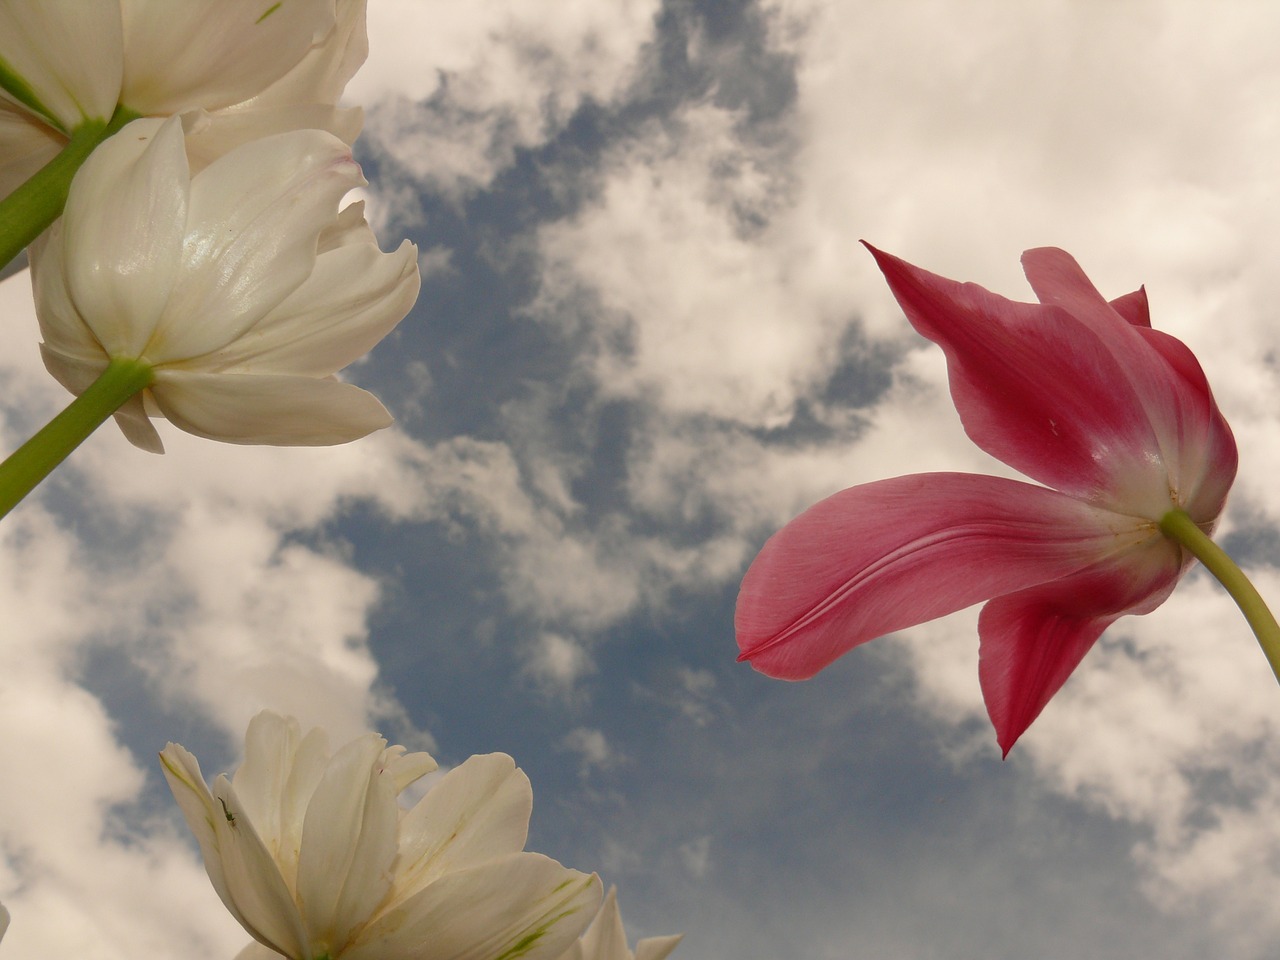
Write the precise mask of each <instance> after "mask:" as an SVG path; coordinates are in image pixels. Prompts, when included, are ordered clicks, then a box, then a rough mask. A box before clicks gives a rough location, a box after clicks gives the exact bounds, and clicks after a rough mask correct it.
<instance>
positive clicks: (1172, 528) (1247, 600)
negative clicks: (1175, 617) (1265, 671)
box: [1160, 510, 1280, 680]
mask: <svg viewBox="0 0 1280 960" xmlns="http://www.w3.org/2000/svg"><path fill="white" fill-rule="evenodd" d="M1160 532H1161V533H1163V534H1164V535H1165V536H1166V537H1168V538H1169V539H1170V540H1174V541H1176V542H1178V543H1180V544H1181V545H1182V546H1184V547H1186V548H1187V550H1188V551H1190V553H1191V555H1192V556H1194V557H1195V558H1196V559H1197V560H1199V561H1200V562H1201V563H1203V564H1204V567H1205V569H1206V570H1208V571H1209V572H1210V573H1212V574H1213V575H1214V576H1215V577H1217V578H1218V582H1219V583H1221V584H1222V586H1223V587H1225V588H1226V591H1227V593H1229V594H1231V599H1232V600H1234V601H1235V602H1236V606H1238V607H1239V608H1240V612H1241V613H1243V614H1244V618H1245V620H1246V621H1248V623H1249V627H1250V628H1251V629H1252V630H1253V633H1254V636H1256V637H1257V638H1258V644H1259V645H1260V646H1261V647H1262V652H1263V654H1265V655H1266V658H1267V662H1268V663H1269V664H1271V672H1272V673H1274V674H1275V675H1276V679H1277V680H1280V624H1277V623H1276V618H1275V617H1274V616H1272V615H1271V611H1270V610H1269V609H1267V605H1266V603H1265V602H1264V601H1263V599H1262V597H1261V595H1259V593H1258V591H1257V590H1256V589H1255V588H1254V586H1253V584H1252V583H1250V582H1249V578H1248V577H1246V576H1245V575H1244V571H1242V570H1241V569H1240V568H1239V567H1238V566H1236V562H1235V561H1234V560H1232V559H1231V558H1230V557H1229V556H1227V554H1226V552H1225V551H1224V550H1223V549H1222V548H1221V547H1220V546H1218V545H1217V544H1216V543H1214V542H1213V541H1212V540H1210V539H1209V537H1208V535H1207V534H1206V533H1205V532H1204V531H1203V530H1201V529H1200V528H1199V527H1198V526H1196V522H1195V521H1194V520H1192V519H1191V517H1189V516H1187V514H1186V512H1185V511H1183V510H1172V511H1170V512H1169V513H1166V514H1165V515H1164V516H1163V517H1162V518H1161V520H1160Z"/></svg>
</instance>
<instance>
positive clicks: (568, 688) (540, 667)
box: [524, 633, 595, 700]
mask: <svg viewBox="0 0 1280 960" xmlns="http://www.w3.org/2000/svg"><path fill="white" fill-rule="evenodd" d="M525 657H526V659H525V666H524V672H525V674H526V675H527V676H529V677H530V678H532V680H533V681H534V683H535V684H536V685H537V686H538V688H539V689H540V690H542V691H543V692H544V693H546V694H547V695H548V696H554V697H561V698H563V699H566V700H572V699H574V697H575V695H576V694H577V693H578V689H577V688H578V682H579V681H580V680H581V679H582V678H583V677H584V676H586V675H587V674H588V673H591V672H592V671H593V670H594V669H595V667H594V664H592V662H591V657H590V654H588V653H587V651H586V650H585V649H584V648H583V647H582V645H581V644H579V643H578V642H576V641H575V640H573V639H572V638H570V637H566V636H563V635H561V634H558V633H543V634H542V635H540V636H539V637H538V638H537V639H536V640H535V641H534V642H533V643H532V644H531V645H530V646H529V648H528V649H527V651H526V654H525Z"/></svg>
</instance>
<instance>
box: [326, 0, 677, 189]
mask: <svg viewBox="0 0 1280 960" xmlns="http://www.w3.org/2000/svg"><path fill="white" fill-rule="evenodd" d="M657 9H658V4H657V3H656V2H655V0H622V2H612V3H604V4H602V3H596V2H593V0H577V2H564V3H558V4H556V6H555V10H554V13H553V14H552V13H550V12H549V11H548V8H547V7H545V6H544V5H540V4H530V3H521V2H519V0H433V2H431V3H425V2H423V0H379V2H378V3H374V4H370V9H369V45H370V51H371V53H370V63H369V64H367V65H366V66H365V67H364V69H363V70H362V71H361V72H360V73H359V74H357V75H356V78H355V79H354V80H353V81H352V83H351V84H350V85H349V87H348V90H347V94H348V97H349V98H350V99H352V100H353V101H356V102H362V103H368V104H376V106H375V107H374V108H373V109H371V110H370V111H369V113H368V117H367V120H368V123H367V130H368V135H369V136H371V137H373V138H375V139H377V140H378V141H379V142H380V143H381V144H382V145H383V147H384V148H385V149H386V150H388V151H389V152H390V153H391V154H392V156H394V157H395V158H396V159H397V160H398V161H399V162H400V163H401V164H403V165H404V166H405V167H406V168H407V169H408V170H409V171H410V172H411V173H413V174H415V175H416V176H418V177H419V178H421V180H422V182H424V183H429V184H431V185H432V186H433V187H435V188H436V189H438V190H441V191H443V192H446V193H450V194H457V193H459V192H465V191H468V190H471V189H475V188H478V187H483V186H486V185H487V184H488V183H489V182H490V181H491V180H492V178H493V177H494V176H495V175H496V174H497V173H498V172H499V171H501V170H502V169H503V168H504V167H506V166H507V165H508V164H510V163H511V160H512V158H513V156H514V151H515V149H516V148H517V147H533V146H536V145H538V144H540V143H542V142H544V141H545V140H546V139H547V138H548V137H550V136H551V135H553V134H554V133H556V132H558V131H559V130H560V129H562V128H563V127H564V125H565V124H566V123H567V121H568V119H569V117H570V116H572V114H573V112H574V111H575V110H576V109H577V108H578V106H579V105H581V103H582V102H583V101H584V100H586V99H593V100H597V101H602V102H605V101H609V100H611V99H613V98H614V97H615V96H616V95H617V94H618V93H619V91H621V90H622V89H623V88H624V87H625V86H626V84H627V83H628V81H629V80H630V79H631V78H632V76H633V75H634V72H635V69H636V66H637V61H638V58H639V56H640V53H641V51H642V49H643V47H644V45H645V44H646V43H647V42H648V41H649V40H650V39H651V38H652V36H653V19H654V16H655V14H656V12H657ZM429 98H434V100H433V103H434V105H435V108H436V109H433V110H432V111H431V112H430V113H429V114H427V113H425V112H424V111H423V110H422V109H420V108H419V107H418V106H417V104H418V103H419V102H421V101H424V100H427V99H429Z"/></svg>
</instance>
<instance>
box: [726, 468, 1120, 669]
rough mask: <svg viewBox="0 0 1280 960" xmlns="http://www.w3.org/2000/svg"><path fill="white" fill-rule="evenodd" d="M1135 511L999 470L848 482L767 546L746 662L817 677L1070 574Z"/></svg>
mask: <svg viewBox="0 0 1280 960" xmlns="http://www.w3.org/2000/svg"><path fill="white" fill-rule="evenodd" d="M1132 526H1133V522H1132V521H1131V520H1127V519H1126V518H1123V517H1118V516H1116V515H1114V514H1111V513H1108V512H1107V511H1103V510H1098V509H1096V508H1093V507H1090V506H1088V505H1087V504H1084V503H1081V502H1079V501H1077V500H1073V499H1072V498H1070V497H1067V496H1064V495H1063V494H1060V493H1058V492H1057V491H1054V490H1047V489H1045V488H1044V487H1037V486H1033V485H1031V484H1028V483H1020V482H1018V481H1016V480H1006V479H1003V478H1000V477H985V476H975V475H972V474H961V473H926V474H915V475H912V476H906V477H894V478H892V479H889V480H880V481H876V482H874V483H867V484H862V485H861V486H857V487H851V488H850V489H848V490H844V491H841V492H840V493H837V494H835V496H832V497H828V498H827V499H826V500H823V501H821V502H820V503H818V504H815V505H814V506H812V507H810V508H809V509H808V510H806V511H805V512H804V513H802V514H801V515H800V516H798V517H796V518H795V519H794V520H792V521H791V522H790V523H789V524H787V525H786V526H785V527H783V528H782V529H781V530H780V531H778V532H777V533H776V534H774V535H773V536H772V537H771V538H770V539H769V541H768V542H767V543H766V544H765V545H764V547H763V549H761V551H760V554H759V555H758V556H757V557H756V559H755V560H754V561H753V562H752V564H751V566H750V568H749V569H748V570H747V574H746V576H745V577H744V578H743V581H742V587H741V589H740V591H739V593H738V606H737V611H736V614H735V619H734V624H735V627H736V631H737V635H738V646H739V647H740V648H741V650H742V653H741V656H740V657H739V659H740V660H750V661H751V665H752V666H753V667H754V668H755V669H757V670H759V671H760V672H761V673H764V674H767V675H768V676H771V677H779V678H782V679H787V680H801V679H804V678H806V677H810V676H813V674H815V673H817V672H818V671H819V670H821V669H822V668H823V667H825V666H827V665H828V664H829V663H831V662H832V661H833V660H835V659H836V658H837V657H839V656H841V655H842V654H844V653H847V652H848V651H849V650H851V649H852V648H854V647H856V646H857V645H859V644H861V643H865V642H867V641H868V640H872V639H875V638H876V637H879V636H883V635H884V634H887V633H892V632H893V631H895V630H901V629H903V628H905V627H910V626H914V625H915V624H918V623H924V622H925V621H927V620H933V619H935V618H937V617H941V616H944V615H945V614H948V613H953V612H954V611H956V610H961V609H963V608H965V607H968V606H971V605H972V604H975V603H978V602H979V601H982V600H988V599H990V598H991V597H994V596H999V595H1001V594H1005V593H1010V592H1012V591H1015V590H1022V589H1025V588H1027V587H1030V586H1034V585H1036V584H1039V583H1044V582H1046V581H1049V580H1057V579H1059V578H1061V577H1064V576H1068V575H1069V574H1072V573H1075V572H1076V571H1078V570H1082V569H1084V568H1086V567H1088V566H1091V565H1092V564H1094V563H1096V562H1098V561H1099V560H1100V559H1102V558H1103V557H1106V556H1108V555H1109V554H1111V553H1112V552H1114V551H1116V550H1117V549H1120V548H1121V547H1122V546H1125V545H1127V543H1128V542H1129V541H1130V540H1132V538H1133V537H1134V533H1133V532H1132V530H1131V529H1129V528H1131V527H1132Z"/></svg>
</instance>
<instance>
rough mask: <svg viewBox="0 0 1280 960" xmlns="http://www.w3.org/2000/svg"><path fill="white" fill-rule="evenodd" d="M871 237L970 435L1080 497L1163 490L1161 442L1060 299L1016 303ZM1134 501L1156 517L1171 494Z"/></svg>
mask: <svg viewBox="0 0 1280 960" xmlns="http://www.w3.org/2000/svg"><path fill="white" fill-rule="evenodd" d="M868 249H869V250H871V252H872V254H873V255H874V256H875V258H876V262H877V263H878V264H879V266H880V269H881V271H883V273H884V276H885V279H886V280H887V281H888V282H889V286H890V288H891V289H892V290H893V293H894V296H895V297H897V299H898V303H899V304H900V305H901V306H902V308H903V311H904V312H905V313H906V316H907V319H908V320H909V321H910V322H911V324H912V326H914V327H915V328H916V330H917V331H918V332H919V333H920V334H921V335H922V336H925V337H927V338H928V339H930V340H932V341H934V342H935V343H937V344H938V345H939V346H941V347H942V350H943V352H944V353H945V354H946V357H947V372H948V377H949V379H950V384H951V396H952V399H953V400H954V401H955V405H956V410H957V411H958V412H959V414H960V419H961V422H962V423H963V424H964V428H965V432H966V433H968V435H969V437H970V438H971V439H972V440H973V442H974V443H976V444H977V445H978V446H980V447H981V448H982V449H984V450H986V451H987V452H988V453H990V454H991V455H992V456H994V457H997V458H999V459H1000V460H1003V461H1004V462H1005V463H1007V464H1009V465H1010V466H1012V467H1014V468H1016V469H1018V470H1020V471H1021V472H1023V473H1025V474H1026V475H1027V476H1029V477H1031V478H1033V479H1035V480H1038V481H1040V482H1041V483H1046V484H1049V485H1050V486H1053V487H1056V488H1057V489H1059V490H1062V491H1063V492H1065V493H1068V494H1073V495H1076V496H1079V497H1081V498H1095V499H1096V498H1099V497H1103V498H1105V499H1106V502H1108V503H1112V504H1122V505H1123V506H1124V507H1125V508H1126V509H1136V508H1135V507H1134V500H1135V498H1137V499H1139V500H1140V501H1141V500H1152V499H1153V498H1155V497H1158V496H1159V495H1162V494H1167V490H1168V482H1167V479H1166V477H1165V471H1164V467H1163V462H1162V454H1163V449H1162V446H1161V442H1160V440H1159V438H1158V437H1157V436H1156V432H1155V430H1154V428H1153V427H1152V425H1151V422H1150V420H1149V419H1148V413H1147V410H1146V407H1145V405H1144V403H1143V401H1142V398H1141V397H1139V395H1138V394H1137V392H1136V391H1135V388H1134V386H1133V384H1132V383H1130V380H1129V376H1128V374H1127V372H1126V370H1125V369H1124V367H1123V365H1122V363H1121V361H1120V359H1118V358H1117V357H1116V356H1115V354H1114V350H1113V347H1114V344H1113V343H1112V341H1111V340H1110V339H1104V338H1103V337H1102V336H1100V335H1099V333H1098V332H1097V330H1096V329H1094V327H1093V326H1090V325H1089V324H1086V323H1084V322H1082V321H1080V320H1078V319H1077V318H1075V317H1074V316H1072V315H1071V314H1070V313H1069V312H1068V311H1067V310H1065V309H1063V308H1061V307H1052V306H1041V305H1036V304H1027V303H1015V302H1014V301H1012V300H1006V299H1005V298H1004V297H1000V296H997V295H996V294H993V293H991V292H989V291H987V290H984V289H983V288H982V287H979V286H977V285H976V284H972V283H964V284H962V283H957V282H956V281H954V280H948V279H946V278H945V277H940V276H937V275H936V274H932V273H929V272H928V271H927V270H921V269H920V268H918V267H915V266H912V265H911V264H909V263H907V262H905V261H903V260H900V259H898V258H897V257H893V256H890V255H889V254H886V253H882V252H881V251H879V250H876V249H875V248H874V247H870V246H868ZM1103 306H1104V307H1105V308H1106V309H1107V310H1108V311H1110V314H1111V317H1112V318H1113V321H1114V325H1116V326H1119V327H1123V328H1124V329H1125V330H1126V331H1127V332H1129V333H1130V334H1132V336H1133V337H1135V338H1137V339H1139V340H1140V339H1141V338H1140V337H1139V335H1138V334H1137V332H1136V330H1134V329H1133V328H1131V327H1130V326H1129V324H1127V323H1125V322H1124V321H1123V320H1122V319H1121V318H1120V316H1119V314H1117V313H1116V312H1115V311H1114V310H1111V309H1110V308H1109V307H1107V306H1106V303H1105V301H1104V302H1103ZM1112 339H1114V338H1112ZM1145 354H1146V358H1145V362H1147V363H1150V362H1151V359H1152V358H1151V356H1150V351H1149V350H1147V351H1145ZM1160 365H1161V366H1163V364H1160ZM1139 506H1140V507H1141V508H1143V509H1145V510H1146V511H1147V512H1148V513H1154V514H1155V516H1154V517H1153V519H1158V518H1159V517H1160V516H1161V515H1162V514H1163V512H1165V511H1167V510H1168V509H1169V502H1168V497H1167V496H1164V500H1163V507H1161V506H1159V505H1157V504H1155V503H1154V502H1153V503H1145V502H1142V503H1140V504H1139Z"/></svg>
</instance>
